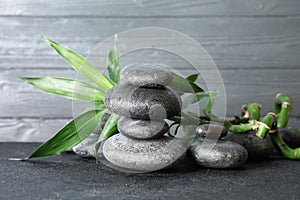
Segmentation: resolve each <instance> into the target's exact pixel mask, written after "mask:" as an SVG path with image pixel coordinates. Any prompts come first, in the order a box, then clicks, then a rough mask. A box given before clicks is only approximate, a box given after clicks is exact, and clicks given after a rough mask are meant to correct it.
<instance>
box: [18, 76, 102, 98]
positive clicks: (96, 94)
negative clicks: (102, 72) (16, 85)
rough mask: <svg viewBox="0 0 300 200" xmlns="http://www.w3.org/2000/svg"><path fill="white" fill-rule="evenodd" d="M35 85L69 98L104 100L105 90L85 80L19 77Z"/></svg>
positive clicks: (45, 90)
mask: <svg viewBox="0 0 300 200" xmlns="http://www.w3.org/2000/svg"><path fill="white" fill-rule="evenodd" d="M19 78H20V79H22V80H23V81H26V82H27V83H29V84H31V85H33V86H34V87H36V88H38V89H40V90H42V91H44V92H47V93H51V94H57V95H60V96H63V97H67V98H69V99H79V100H86V101H99V102H103V99H104V95H105V92H104V91H102V90H100V89H99V88H96V87H94V86H92V85H90V84H88V83H85V82H83V81H79V80H74V79H69V78H57V77H51V76H44V77H19Z"/></svg>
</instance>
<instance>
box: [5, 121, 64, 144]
mask: <svg viewBox="0 0 300 200" xmlns="http://www.w3.org/2000/svg"><path fill="white" fill-rule="evenodd" d="M68 121H69V120H67V119H46V120H45V119H0V141H1V142H8V141H10V142H12V141H14V142H42V141H45V140H48V139H49V138H51V137H52V136H53V135H54V134H55V133H56V132H57V131H58V130H60V129H61V128H62V127H63V126H64V125H65V124H66V123H67V122H68Z"/></svg>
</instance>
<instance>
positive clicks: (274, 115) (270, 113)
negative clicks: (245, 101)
mask: <svg viewBox="0 0 300 200" xmlns="http://www.w3.org/2000/svg"><path fill="white" fill-rule="evenodd" d="M267 115H272V116H273V117H275V118H276V119H277V118H278V117H279V116H280V114H277V115H276V114H275V113H273V112H268V113H267Z"/></svg>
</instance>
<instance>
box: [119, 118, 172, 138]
mask: <svg viewBox="0 0 300 200" xmlns="http://www.w3.org/2000/svg"><path fill="white" fill-rule="evenodd" d="M168 129H169V126H168V124H167V123H166V122H165V121H164V120H162V121H154V120H141V119H131V118H127V117H122V118H121V119H120V120H119V122H118V130H119V132H120V133H122V134H123V135H125V136H127V137H130V138H134V139H153V138H157V137H160V136H162V135H163V134H164V133H166V132H167V131H168Z"/></svg>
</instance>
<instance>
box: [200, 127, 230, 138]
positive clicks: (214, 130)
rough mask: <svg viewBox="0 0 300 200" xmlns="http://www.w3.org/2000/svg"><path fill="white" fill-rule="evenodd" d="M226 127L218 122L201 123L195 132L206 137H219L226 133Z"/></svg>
mask: <svg viewBox="0 0 300 200" xmlns="http://www.w3.org/2000/svg"><path fill="white" fill-rule="evenodd" d="M227 132H228V130H227V128H226V127H225V126H222V125H218V124H202V125H200V126H198V127H197V129H196V134H197V136H200V137H207V138H208V139H220V138H223V137H225V136H226V135H227Z"/></svg>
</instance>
